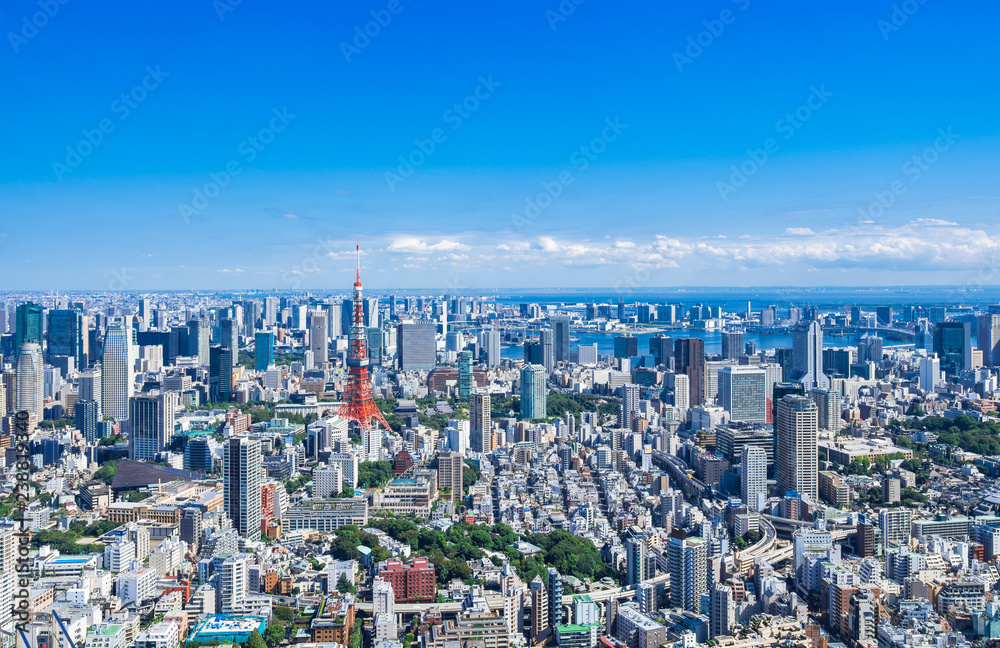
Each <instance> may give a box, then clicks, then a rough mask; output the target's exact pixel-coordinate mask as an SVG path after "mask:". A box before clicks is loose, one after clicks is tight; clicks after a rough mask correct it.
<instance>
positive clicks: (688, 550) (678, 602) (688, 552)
mask: <svg viewBox="0 0 1000 648" xmlns="http://www.w3.org/2000/svg"><path fill="white" fill-rule="evenodd" d="M667 557H668V562H669V565H670V604H671V606H673V607H676V608H682V609H684V610H687V611H688V612H695V613H699V612H701V596H702V594H706V593H707V592H708V564H707V563H708V545H707V543H706V542H705V540H704V539H703V538H678V537H673V538H670V541H669V543H668V544H667Z"/></svg>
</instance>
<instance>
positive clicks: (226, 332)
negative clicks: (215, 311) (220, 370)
mask: <svg viewBox="0 0 1000 648" xmlns="http://www.w3.org/2000/svg"><path fill="white" fill-rule="evenodd" d="M219 337H220V338H221V343H222V346H224V347H227V348H228V349H229V350H230V351H231V353H230V354H229V360H230V364H231V365H232V366H233V367H235V366H237V365H238V364H239V363H240V357H239V356H240V328H239V324H238V323H237V322H236V320H235V319H233V318H230V317H223V318H222V320H220V321H219ZM209 360H211V358H209Z"/></svg>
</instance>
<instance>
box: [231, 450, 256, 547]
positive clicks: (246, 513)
mask: <svg viewBox="0 0 1000 648" xmlns="http://www.w3.org/2000/svg"><path fill="white" fill-rule="evenodd" d="M222 482H223V492H222V494H223V508H224V509H225V511H226V514H227V515H229V519H230V520H232V521H233V528H234V529H236V530H238V531H239V533H240V535H242V536H246V537H250V538H257V537H259V535H260V520H261V510H260V491H261V487H262V485H263V483H262V482H263V475H262V466H261V454H260V441H256V440H252V439H248V438H247V437H230V438H229V439H227V440H226V443H225V445H224V446H223V457H222Z"/></svg>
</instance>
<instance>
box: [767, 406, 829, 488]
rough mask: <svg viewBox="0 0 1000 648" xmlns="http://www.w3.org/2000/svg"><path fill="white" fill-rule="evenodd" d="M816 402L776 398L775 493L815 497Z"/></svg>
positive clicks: (816, 473) (817, 478) (817, 431)
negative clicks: (776, 484)
mask: <svg viewBox="0 0 1000 648" xmlns="http://www.w3.org/2000/svg"><path fill="white" fill-rule="evenodd" d="M817 413H818V411H817V408H816V403H814V402H812V400H811V399H809V398H806V397H805V396H794V395H788V396H785V397H783V398H782V399H781V400H780V401H778V421H777V424H776V427H777V432H778V456H777V457H776V463H777V476H778V494H779V495H784V494H785V493H786V492H787V491H795V492H797V493H799V494H800V495H808V496H809V497H810V498H811V499H812V501H813V502H818V501H819V477H818V472H819V448H818V441H819V428H818V421H817Z"/></svg>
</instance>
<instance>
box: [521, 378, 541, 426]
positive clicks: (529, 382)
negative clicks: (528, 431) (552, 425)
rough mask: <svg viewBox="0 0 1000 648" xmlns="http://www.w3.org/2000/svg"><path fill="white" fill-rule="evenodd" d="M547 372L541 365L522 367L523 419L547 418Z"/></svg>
mask: <svg viewBox="0 0 1000 648" xmlns="http://www.w3.org/2000/svg"><path fill="white" fill-rule="evenodd" d="M546 375H547V374H546V372H545V367H543V366H541V365H524V366H523V367H521V418H523V419H540V418H545V416H546V412H547V408H546V394H547V390H546V384H545V379H546Z"/></svg>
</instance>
